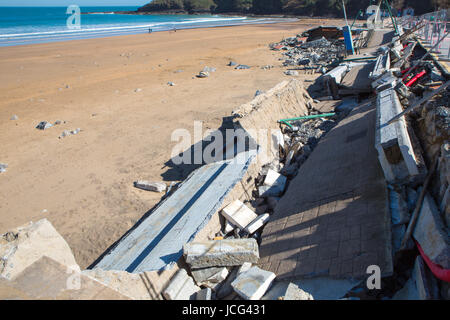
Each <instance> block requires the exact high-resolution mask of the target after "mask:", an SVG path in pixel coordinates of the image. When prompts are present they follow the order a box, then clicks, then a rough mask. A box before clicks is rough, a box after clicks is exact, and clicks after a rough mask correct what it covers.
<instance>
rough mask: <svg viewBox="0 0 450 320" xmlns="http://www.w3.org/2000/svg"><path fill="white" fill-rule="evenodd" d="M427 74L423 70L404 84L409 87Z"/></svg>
mask: <svg viewBox="0 0 450 320" xmlns="http://www.w3.org/2000/svg"><path fill="white" fill-rule="evenodd" d="M426 73H427V72H426V71H425V70H422V71H421V72H419V73H418V74H416V75H415V76H414V77H413V78H412V79H411V80H409V81H408V82H407V83H406V86H407V87H411V86H412V85H413V84H414V83H415V82H416V81H417V80H419V79H420V78H422V77H423V76H424V75H425V74H426Z"/></svg>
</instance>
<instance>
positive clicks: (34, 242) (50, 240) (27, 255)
mask: <svg viewBox="0 0 450 320" xmlns="http://www.w3.org/2000/svg"><path fill="white" fill-rule="evenodd" d="M43 256H48V257H50V258H52V259H53V260H55V261H57V262H59V263H61V264H63V265H65V266H67V267H70V268H72V269H74V270H78V271H79V269H80V267H79V266H78V264H77V262H76V261H75V257H74V256H73V253H72V250H71V249H70V247H69V245H68V244H67V242H66V241H65V240H64V238H63V237H62V236H61V235H60V234H59V233H58V232H57V231H56V230H55V228H54V227H53V226H52V224H51V223H50V222H49V221H48V220H47V219H42V220H39V221H37V222H35V223H33V222H30V223H28V224H26V225H24V226H21V227H19V228H17V229H14V230H11V231H10V232H7V233H6V234H5V235H3V236H2V237H1V238H0V276H2V277H4V278H6V279H14V278H15V277H16V276H17V275H18V274H19V273H20V272H21V271H23V270H24V269H25V268H27V267H28V266H30V265H31V264H33V263H34V262H35V261H37V260H39V259H40V258H41V257H43Z"/></svg>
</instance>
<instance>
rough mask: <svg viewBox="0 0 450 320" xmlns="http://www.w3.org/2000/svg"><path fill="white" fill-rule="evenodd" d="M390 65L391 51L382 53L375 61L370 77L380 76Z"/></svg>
mask: <svg viewBox="0 0 450 320" xmlns="http://www.w3.org/2000/svg"><path fill="white" fill-rule="evenodd" d="M390 66H391V60H390V59H389V53H385V54H380V55H379V56H378V58H377V61H376V62H375V66H374V68H373V71H372V72H371V73H370V75H369V78H371V79H377V78H379V77H380V76H381V75H382V74H383V73H384V72H385V71H386V70H389V68H390Z"/></svg>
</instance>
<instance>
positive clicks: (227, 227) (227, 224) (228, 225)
mask: <svg viewBox="0 0 450 320" xmlns="http://www.w3.org/2000/svg"><path fill="white" fill-rule="evenodd" d="M234 229H236V227H235V226H234V225H232V224H231V223H230V221H225V227H224V230H223V231H224V233H225V234H227V233H230V232H231V231H233V230H234Z"/></svg>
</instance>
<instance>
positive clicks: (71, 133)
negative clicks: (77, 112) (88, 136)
mask: <svg viewBox="0 0 450 320" xmlns="http://www.w3.org/2000/svg"><path fill="white" fill-rule="evenodd" d="M80 131H81V129H80V128H77V129H75V130H64V131H63V132H62V133H61V135H60V136H59V137H58V138H59V139H61V138H65V137H67V136H71V135H75V134H78V133H79V132H80Z"/></svg>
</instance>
